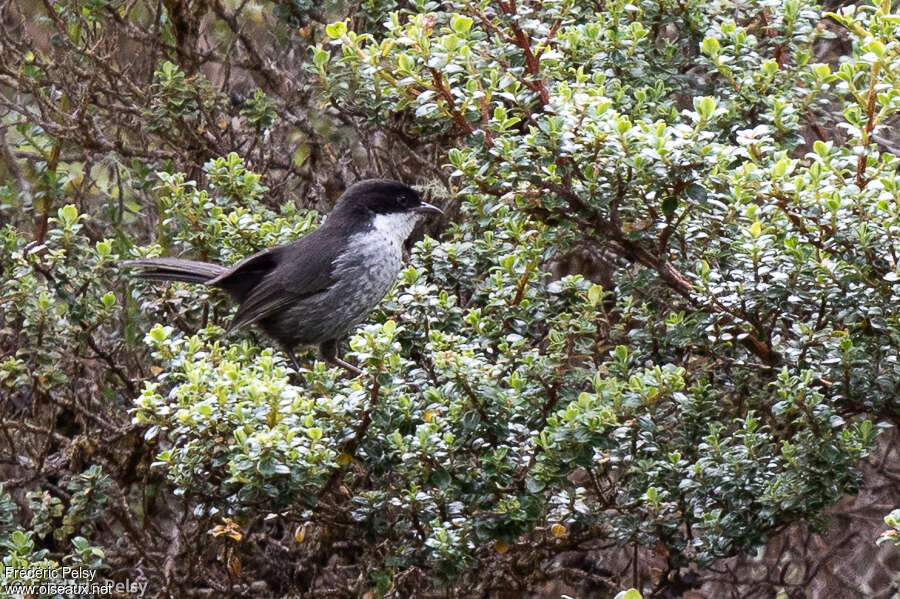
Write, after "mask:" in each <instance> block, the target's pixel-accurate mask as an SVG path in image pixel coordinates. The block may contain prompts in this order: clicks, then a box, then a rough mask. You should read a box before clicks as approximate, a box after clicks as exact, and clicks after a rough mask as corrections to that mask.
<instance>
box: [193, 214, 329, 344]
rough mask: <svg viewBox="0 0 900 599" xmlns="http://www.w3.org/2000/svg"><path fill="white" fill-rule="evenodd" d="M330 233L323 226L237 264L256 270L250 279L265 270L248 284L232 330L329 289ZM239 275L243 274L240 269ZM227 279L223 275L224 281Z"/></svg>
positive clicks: (251, 270)
mask: <svg viewBox="0 0 900 599" xmlns="http://www.w3.org/2000/svg"><path fill="white" fill-rule="evenodd" d="M328 237H329V235H328V232H327V231H323V230H322V229H321V228H320V229H317V230H316V231H314V232H312V233H310V234H309V235H307V236H306V237H304V238H303V239H301V240H299V241H296V242H294V243H291V244H289V245H284V246H279V247H277V248H273V249H272V250H271V251H269V253H268V254H267V255H265V256H262V254H264V253H261V254H257V255H255V256H251V257H250V258H248V259H247V260H245V261H244V262H241V263H238V264H237V265H235V267H236V270H242V269H247V272H248V273H252V276H249V277H248V279H249V278H252V277H253V276H255V275H256V272H257V271H264V272H262V274H261V276H259V277H258V278H257V279H256V280H255V281H254V284H253V285H251V286H248V288H247V289H246V294H245V296H244V297H242V298H238V299H240V300H241V306H240V308H238V311H237V313H236V314H235V315H234V319H232V321H231V324H230V325H229V327H228V328H229V330H232V329H237V328H240V327H242V326H244V325H248V324H253V323H254V322H257V321H259V320H261V319H263V318H266V317H267V316H271V315H272V314H275V313H277V312H278V311H280V310H282V309H284V308H287V307H289V306H291V305H293V304H295V303H297V302H299V301H301V300H303V299H305V298H307V297H310V296H313V295H315V294H317V293H321V292H322V291H324V290H326V289H327V288H328V287H329V286H330V285H331V284H332V283H333V278H332V272H331V270H332V259H333V256H332V255H331V254H330V253H327V252H323V251H322V248H323V247H326V246H328V245H329V243H328V242H329V241H332V240H331V239H328ZM257 256H259V258H257ZM257 260H258V261H259V263H257ZM235 275H236V276H237V277H238V278H240V276H241V275H239V274H238V273H237V272H236V273H235ZM225 279H226V277H222V280H223V282H225ZM210 284H212V282H210Z"/></svg>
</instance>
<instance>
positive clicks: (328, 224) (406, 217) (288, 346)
mask: <svg viewBox="0 0 900 599" xmlns="http://www.w3.org/2000/svg"><path fill="white" fill-rule="evenodd" d="M439 214H443V211H442V210H441V209H440V208H438V207H437V206H433V205H431V204H428V203H426V202H424V201H422V197H421V196H420V195H419V193H418V192H416V191H415V190H414V189H413V188H411V187H409V186H407V185H405V184H403V183H401V182H399V181H394V180H391V179H366V180H363V181H359V182H357V183H354V184H353V185H351V186H350V187H348V188H347V189H346V191H344V193H343V194H341V196H340V198H338V201H337V202H336V203H335V206H334V208H333V209H332V210H331V212H330V213H329V214H328V216H327V217H326V218H325V222H324V223H323V224H322V225H321V226H320V227H319V228H317V229H316V230H315V231H313V232H312V233H309V234H308V235H305V236H304V237H302V238H300V239H298V240H297V241H294V242H291V243H286V244H283V245H278V246H275V247H271V248H268V249H265V250H263V251H261V252H258V253H256V254H253V255H252V256H249V257H247V258H244V259H243V260H241V261H239V262H237V263H235V264H234V265H232V266H230V267H228V266H222V265H219V264H212V263H209V262H199V261H195V260H185V259H181V258H143V259H138V260H129V261H127V262H125V263H124V265H125V266H127V267H133V268H138V269H140V270H139V271H136V276H137V277H139V278H142V279H147V280H158V281H182V282H187V283H195V284H201V285H205V286H207V287H217V288H220V289H224V290H225V291H226V292H228V294H229V295H231V297H232V299H234V301H235V302H237V303H238V304H239V306H238V309H237V312H236V313H235V315H234V317H233V318H232V320H231V323H230V324H229V326H228V331H229V332H230V331H233V330H237V329H240V328H241V327H245V326H247V325H256V326H258V327H259V328H261V329H262V330H263V331H264V332H265V333H266V334H267V335H268V336H269V337H271V338H272V339H274V340H275V341H276V342H277V343H278V344H279V346H280V347H281V349H282V351H283V352H284V353H285V354H286V355H287V357H288V358H289V359H290V361H291V363H292V364H293V366H294V368H296V369H297V370H298V371H299V370H301V368H300V363H299V362H298V361H297V356H296V354H295V353H294V348H295V347H297V346H300V345H305V346H310V345H318V346H319V351H320V352H321V355H322V357H323V358H324V359H325V360H326V361H327V362H329V363H331V364H335V365H337V366H341V367H343V368H345V369H346V370H348V371H349V372H351V373H353V374H354V375H359V374H361V373H362V371H361V370H360V369H359V368H357V367H356V366H354V365H352V364H350V363H349V362H346V361H344V360H342V359H341V358H340V357H339V356H338V344H339V343H340V341H341V340H342V339H343V337H344V336H345V335H346V334H347V333H348V331H349V330H350V329H352V328H353V327H354V326H356V325H357V324H359V323H360V322H362V321H363V320H364V319H365V317H366V316H367V315H368V313H369V312H370V311H371V310H372V308H374V307H375V306H376V305H377V304H378V303H379V302H380V301H381V299H382V298H383V297H384V296H385V295H386V294H387V292H388V291H389V290H390V288H391V286H392V285H393V283H394V279H395V278H396V277H397V274H398V273H399V272H400V269H401V268H402V266H403V246H404V243H405V242H406V240H407V239H408V238H409V236H410V234H411V233H412V231H413V229H414V228H415V226H416V225H417V224H418V222H419V220H420V219H421V218H423V217H428V216H433V215H439Z"/></svg>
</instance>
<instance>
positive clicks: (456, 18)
mask: <svg viewBox="0 0 900 599" xmlns="http://www.w3.org/2000/svg"><path fill="white" fill-rule="evenodd" d="M450 28H451V29H452V30H453V31H455V32H456V33H458V34H460V35H465V34H466V33H468V32H469V29H471V28H472V19H471V18H470V17H466V16H463V15H458V14H457V15H453V16H452V17H450Z"/></svg>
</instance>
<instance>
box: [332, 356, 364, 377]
mask: <svg viewBox="0 0 900 599" xmlns="http://www.w3.org/2000/svg"><path fill="white" fill-rule="evenodd" d="M326 359H327V360H328V362H329V363H331V364H334V365H335V366H340V367H341V368H343V369H345V370H346V371H348V372H349V373H351V374H352V375H353V376H359V375H361V374H362V372H363V371H362V370H360V369H359V368H357V367H356V366H354V365H353V364H351V363H350V362H347V361H345V360H341V359H340V358H338V357H337V356H334V357H333V358H326Z"/></svg>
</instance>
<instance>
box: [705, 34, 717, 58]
mask: <svg viewBox="0 0 900 599" xmlns="http://www.w3.org/2000/svg"><path fill="white" fill-rule="evenodd" d="M719 48H720V46H719V40H717V39H716V38H714V37H707V38H704V39H703V44H702V46H701V49H702V50H703V53H704V54H706V55H707V56H712V57H715V56H718V54H719Z"/></svg>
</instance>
